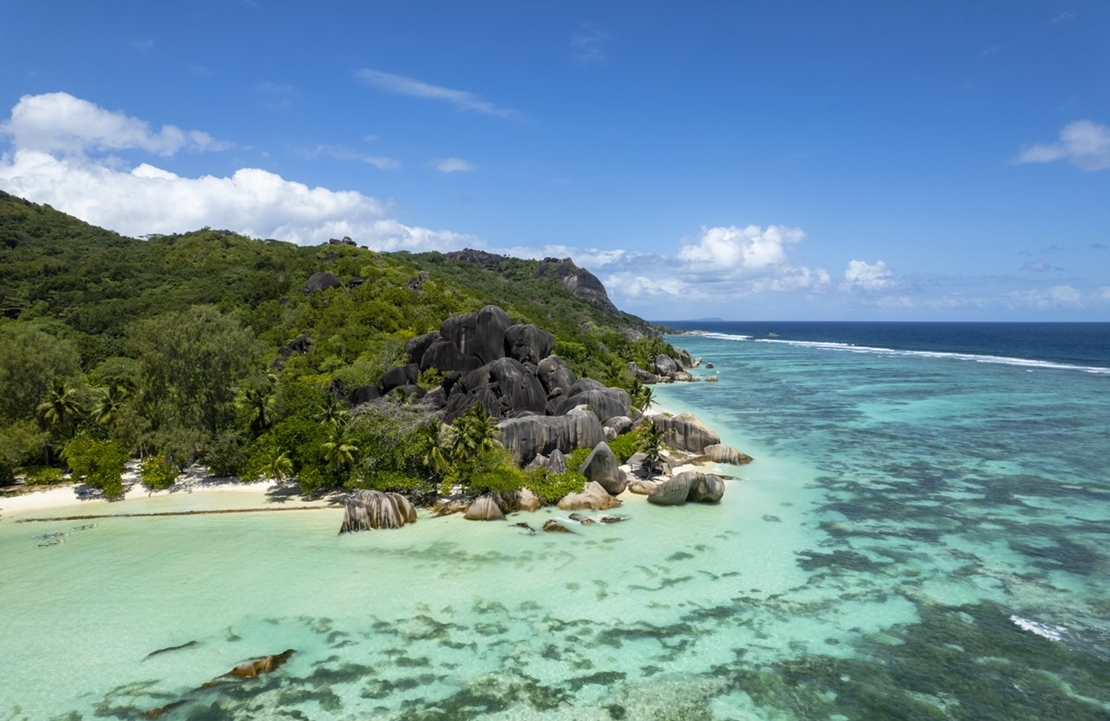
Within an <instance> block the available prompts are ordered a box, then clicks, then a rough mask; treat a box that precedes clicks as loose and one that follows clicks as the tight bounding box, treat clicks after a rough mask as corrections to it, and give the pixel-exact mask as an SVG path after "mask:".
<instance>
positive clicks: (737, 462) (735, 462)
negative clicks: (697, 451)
mask: <svg viewBox="0 0 1110 721" xmlns="http://www.w3.org/2000/svg"><path fill="white" fill-rule="evenodd" d="M702 453H704V454H705V455H707V456H709V460H711V461H713V462H714V463H727V464H729V465H732V466H741V465H743V464H745V463H751V462H752V457H751V456H749V455H748V454H747V453H742V452H740V451H738V450H736V449H735V448H733V447H732V446H726V445H724V444H723V443H714V444H713V445H710V446H706V447H705V448H704V449H703V450H702Z"/></svg>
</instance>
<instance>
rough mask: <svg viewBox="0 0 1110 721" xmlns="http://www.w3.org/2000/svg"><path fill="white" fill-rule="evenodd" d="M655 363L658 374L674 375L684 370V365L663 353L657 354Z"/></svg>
mask: <svg viewBox="0 0 1110 721" xmlns="http://www.w3.org/2000/svg"><path fill="white" fill-rule="evenodd" d="M653 365H654V370H655V373H656V375H661V376H669V375H673V374H675V373H678V372H680V371H681V370H682V366H681V365H680V364H679V362H678V361H676V360H675V359H674V358H671V357H670V356H669V355H664V354H662V353H660V354H659V355H657V356H655V363H654V364H653Z"/></svg>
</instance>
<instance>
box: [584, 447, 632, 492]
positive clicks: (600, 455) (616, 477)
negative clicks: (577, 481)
mask: <svg viewBox="0 0 1110 721" xmlns="http://www.w3.org/2000/svg"><path fill="white" fill-rule="evenodd" d="M578 472H579V473H581V474H582V475H584V476H585V477H586V480H587V481H593V482H595V483H598V484H600V485H601V487H602V488H604V489H605V491H606V493H608V494H609V495H612V496H619V495H620V494H621V493H622V492H623V491H624V489H625V488H626V487H627V486H628V479H626V478H625V477H624V473H623V472H622V471H621V469H620V463H619V462H618V461H617V456H616V455H615V454H614V453H613V451H612V449H611V448H609V444H608V443H598V444H597V445H596V446H594V449H593V451H591V452H590V455H589V456H587V457H586V460H585V462H584V463H583V464H582V466H581V468H579V469H578Z"/></svg>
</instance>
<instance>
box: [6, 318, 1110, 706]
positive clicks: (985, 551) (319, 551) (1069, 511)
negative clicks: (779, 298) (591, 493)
mask: <svg viewBox="0 0 1110 721" xmlns="http://www.w3.org/2000/svg"><path fill="white" fill-rule="evenodd" d="M670 325H672V326H675V325H678V324H675V323H672V324H670ZM689 327H691V328H697V329H699V330H702V331H705V333H703V334H699V335H673V336H669V337H668V339H669V340H670V341H671V342H672V343H674V344H675V345H677V346H681V347H685V348H687V349H689V350H690V351H691V352H692V354H693V355H694V356H698V357H701V358H702V359H703V362H702V364H701V365H700V366H699V367H698V368H697V369H695V370H694V373H695V375H696V376H698V377H699V378H701V379H703V380H701V381H699V382H693V383H674V384H665V385H657V386H655V387H654V393H655V398H656V399H657V401H658V402H659V404H660V405H661V406H662V407H663V408H664V409H665V410H666V411H668V412H674V413H678V412H683V411H689V412H693V413H695V414H697V415H698V416H699V417H700V418H702V420H704V421H705V422H706V423H707V424H709V425H710V426H711V427H713V428H714V429H716V430H717V431H718V432H719V433H720V434H721V436H722V439H723V441H724V442H725V443H728V444H730V445H733V446H736V447H738V448H740V449H741V450H743V451H745V452H747V453H749V454H750V455H751V456H753V457H754V461H753V462H752V463H751V464H748V465H744V466H735V467H734V466H722V467H721V469H720V471H721V472H722V473H724V474H726V475H727V476H729V480H728V481H727V483H726V493H725V496H724V498H723V500H722V502H721V503H720V504H719V505H711V506H707V505H687V506H683V507H674V508H670V507H667V508H664V507H658V506H652V505H649V504H648V503H646V502H645V501H644V498H643V497H642V496H634V495H627V496H626V497H625V500H624V505H623V506H622V507H621V508H619V509H617V512H618V513H620V514H621V515H624V516H626V517H627V518H628V521H627V522H624V523H617V524H612V525H603V524H598V523H595V524H592V525H580V526H573V527H574V529H575V532H574V533H571V534H552V533H540V534H536V535H528V534H526V533H523V532H522V530H521V529H520V528H518V527H515V526H513V525H512V524H514V523H518V522H526V523H529V524H531V525H532V526H533V527H539V526H542V525H543V523H544V521H545V520H547V519H550V518H563V517H564V516H565V515H566V514H564V513H562V512H560V511H558V510H557V509H553V508H546V509H542V510H541V511H538V512H536V513H535V514H517V515H514V516H512V517H511V518H510V521H509V522H508V523H505V522H491V523H478V522H468V521H464V520H462V519H461V518H459V517H458V516H454V517H446V518H433V517H431V516H430V515H428V514H426V513H422V515H421V518H420V520H419V522H418V523H416V524H415V525H413V526H407V527H405V528H403V529H400V530H397V531H381V532H368V533H360V534H348V535H344V536H337V535H336V531H337V530H338V527H339V524H340V522H341V515H342V514H341V512H340V511H338V510H321V511H315V512H304V513H251V514H238V515H206V516H175V517H165V518H153V517H148V518H138V517H132V518H127V517H122V516H121V517H118V518H104V519H100V520H98V521H97V526H96V527H95V528H93V529H90V530H86V531H80V532H71V533H69V535H68V536H66V539H65V543H62V544H58V545H49V546H46V547H43V546H40V545H39V543H41V542H40V541H36V540H35V539H34V538H33V534H35V533H38V532H41V531H46V530H50V531H52V530H59V529H60V530H72V529H69V527H68V526H67V525H62V524H61V523H60V522H59V524H56V525H51V524H21V523H19V521H20V520H21V518H22V517H24V516H27V515H42V512H37V513H33V514H32V513H30V512H28V511H22V512H20V511H13V510H12V509H10V508H4V507H3V504H2V503H0V511H3V515H2V516H0V608H2V609H3V610H4V613H3V616H0V660H2V662H3V666H4V668H3V675H2V676H0V718H3V719H11V720H13V721H38V720H39V719H58V720H59V721H76V720H77V719H94V718H116V719H132V718H143V717H144V716H145V715H146V712H147V711H148V710H149V709H152V708H155V707H167V708H170V707H171V706H172V708H170V710H168V711H166V712H165V713H164V714H163V715H162V716H161V717H162V718H167V719H171V721H172V720H173V719H188V720H190V721H200V720H201V719H243V720H245V719H261V718H265V719H290V720H292V719H298V720H300V721H304V720H305V719H309V720H313V721H315V720H323V719H336V720H341V721H356V720H357V721H361V720H362V719H390V720H395V721H425V720H428V721H430V720H435V721H440V720H443V721H446V720H450V719H478V718H481V719H496V720H498V721H509V720H517V719H544V720H552V721H554V720H556V719H559V720H563V719H565V720H571V719H573V720H574V721H579V720H581V719H586V720H588V721H606V720H607V719H628V720H629V721H640V720H642V721H663V720H670V719H673V720H674V721H711V720H722V721H723V720H733V721H749V720H768V721H770V720H775V721H789V720H793V719H801V720H805V721H818V720H820V721H845V720H851V721H855V720H859V721H870V720H872V719H909V720H914V721H918V720H920V721H932V720H936V721H942V720H948V719H958V720H966V721H983V720H987V721H1020V720H1036V721H1042V720H1045V719H1060V720H1062V721H1087V720H1092V721H1093V720H1095V719H1098V720H1101V721H1106V719H1110V346H1108V342H1110V324H1087V325H1039V324H1028V325H1026V324H1021V325H1006V324H998V325H995V324H990V325H988V324H926V323H911V324H886V323H706V322H699V323H695V324H691V325H690V326H689ZM771 333H774V334H775V335H774V336H771V335H770V334H771ZM709 364H712V367H711V368H710V367H709ZM710 377H716V381H715V382H708V378H710ZM215 495H216V496H219V498H218V499H214V498H213V497H206V496H204V495H203V494H196V495H189V494H178V495H168V496H167V495H165V494H160V495H156V496H154V497H152V498H141V499H136V500H128V501H125V502H123V503H121V504H107V503H103V502H99V501H88V502H84V503H82V504H81V506H80V508H81V511H79V512H84V513H125V512H127V513H130V512H150V511H165V510H180V509H189V508H195V507H211V505H212V504H213V503H219V504H228V503H230V502H231V501H228V500H226V499H227V498H228V497H230V496H231V495H233V494H215ZM74 502H75V503H76V502H77V501H76V500H75V501H74ZM242 502H243V503H248V502H249V501H242ZM51 512H52V513H60V512H61V509H55V510H53V511H51ZM565 520H566V519H565V518H564V522H565ZM285 649H293V650H294V651H295V654H294V655H293V657H292V659H291V660H290V661H289V662H288V663H287V664H286V665H285V666H282V668H281V669H279V670H278V671H277V672H275V673H273V674H270V675H267V676H265V677H263V678H259V679H254V680H249V681H246V682H243V683H242V684H232V685H221V686H216V687H205V686H204V684H205V682H207V681H209V680H211V679H213V678H216V677H218V676H220V675H221V674H224V673H226V672H227V670H228V669H230V668H231V667H232V666H234V665H235V664H237V663H239V662H241V661H243V660H245V659H249V658H253V657H257V656H262V655H267V654H274V653H278V652H280V651H282V650H285ZM175 704H180V705H175Z"/></svg>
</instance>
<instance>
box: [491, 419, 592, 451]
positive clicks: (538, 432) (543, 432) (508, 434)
mask: <svg viewBox="0 0 1110 721" xmlns="http://www.w3.org/2000/svg"><path fill="white" fill-rule="evenodd" d="M497 429H498V430H499V431H500V432H501V443H502V445H504V446H505V447H506V448H508V449H509V450H510V451H512V453H513V455H514V456H515V457H516V459H517V461H518V462H521V463H528V462H529V461H531V460H532V459H533V458H535V457H536V456H537V455H538V454H541V453H542V454H544V455H547V456H550V455H551V454H552V452H554V451H556V450H558V451H560V452H562V453H570V452H571V451H573V450H575V449H576V448H592V447H594V446H596V445H597V444H598V443H601V442H602V441H603V440H605V434H604V433H603V432H602V430H601V423H600V421H598V419H597V416H595V415H594V414H593V413H590V412H589V411H574V412H571V413H568V414H567V415H565V416H524V417H520V418H508V419H505V420H503V421H501V422H500V423H498V424H497Z"/></svg>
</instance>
